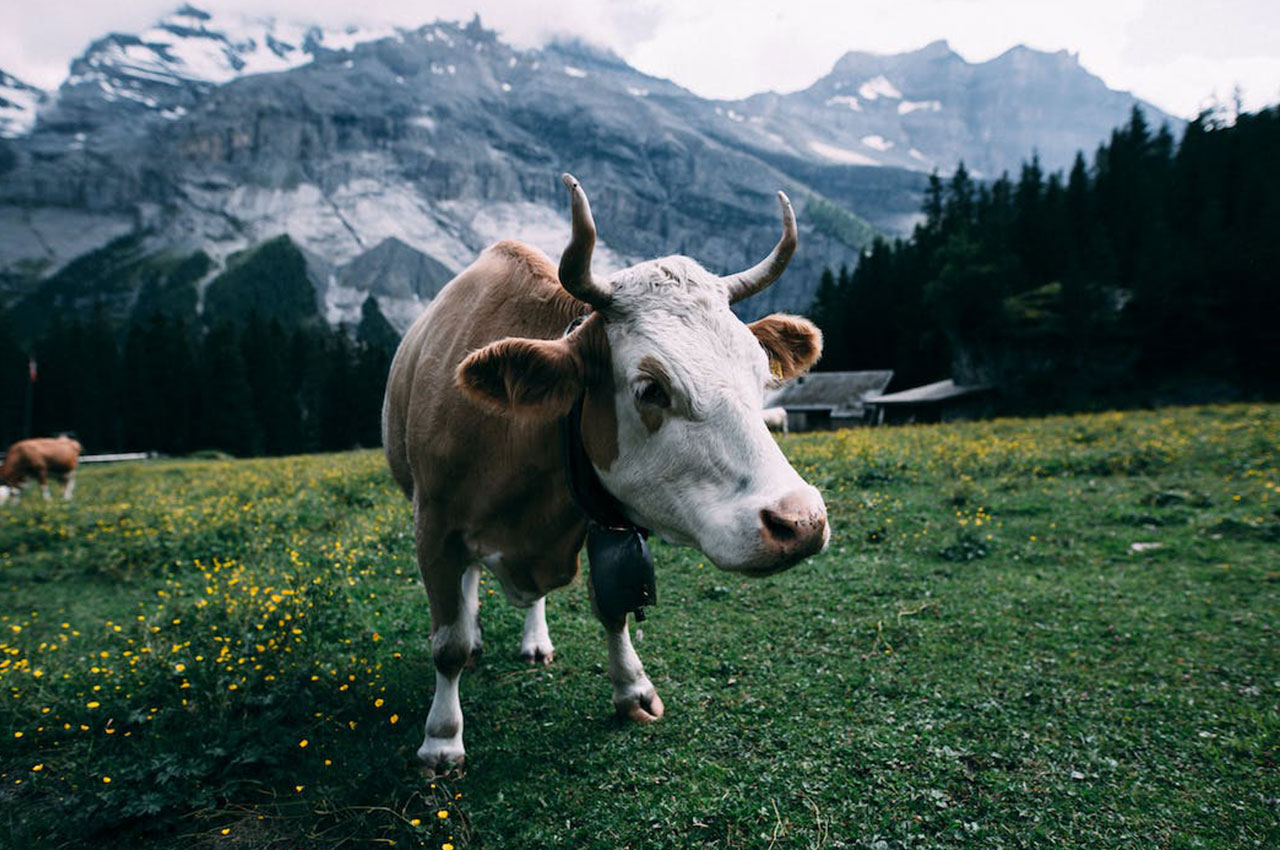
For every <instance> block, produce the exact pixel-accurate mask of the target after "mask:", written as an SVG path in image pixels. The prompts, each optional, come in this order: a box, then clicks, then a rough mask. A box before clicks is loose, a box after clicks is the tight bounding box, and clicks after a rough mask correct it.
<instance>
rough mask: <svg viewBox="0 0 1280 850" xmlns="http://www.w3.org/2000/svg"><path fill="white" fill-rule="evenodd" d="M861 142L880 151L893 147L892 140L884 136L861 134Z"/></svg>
mask: <svg viewBox="0 0 1280 850" xmlns="http://www.w3.org/2000/svg"><path fill="white" fill-rule="evenodd" d="M862 143H863V144H864V145H866V146H867V147H869V148H871V149H872V150H877V151H880V152H882V153H883V152H884V151H887V150H888V149H889V148H891V147H893V142H891V141H889V140H888V139H886V138H885V137H884V136H876V135H871V136H863V137H862Z"/></svg>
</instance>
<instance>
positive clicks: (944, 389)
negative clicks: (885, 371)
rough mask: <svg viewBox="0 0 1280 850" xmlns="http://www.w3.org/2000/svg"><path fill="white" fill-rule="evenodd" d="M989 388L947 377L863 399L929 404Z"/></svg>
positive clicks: (877, 401)
mask: <svg viewBox="0 0 1280 850" xmlns="http://www.w3.org/2000/svg"><path fill="white" fill-rule="evenodd" d="M989 389H991V387H990V386H989V385H987V384H969V385H964V386H962V385H960V384H957V383H956V382H955V381H953V380H952V379H951V378H947V379H946V380H945V381H934V382H933V383H932V384H924V385H923V386H919V387H912V388H911V389H909V390H902V391H901V392H896V393H889V394H888V395H871V396H868V397H867V398H866V399H864V401H865V402H866V403H867V404H929V403H934V402H940V401H948V400H950V399H953V398H959V397H960V396H966V395H971V394H973V393H977V392H983V391H984V390H989Z"/></svg>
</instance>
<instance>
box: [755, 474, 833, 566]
mask: <svg viewBox="0 0 1280 850" xmlns="http://www.w3.org/2000/svg"><path fill="white" fill-rule="evenodd" d="M760 526H761V529H760V535H761V537H762V538H764V544H765V546H766V547H767V548H768V549H769V550H770V551H771V552H772V553H773V554H774V555H775V556H776V557H777V558H779V559H780V560H785V561H788V562H790V563H795V562H796V561H799V560H801V559H803V558H807V557H809V556H810V555H815V554H817V553H818V552H821V551H822V547H823V546H825V545H826V543H827V509H826V506H825V505H823V503H822V498H821V497H820V496H818V494H817V493H816V492H813V491H804V490H796V491H794V492H791V493H788V494H787V495H785V496H783V497H782V498H781V499H779V500H778V501H777V502H775V503H774V504H772V505H770V506H769V507H767V508H765V509H764V510H762V511H760Z"/></svg>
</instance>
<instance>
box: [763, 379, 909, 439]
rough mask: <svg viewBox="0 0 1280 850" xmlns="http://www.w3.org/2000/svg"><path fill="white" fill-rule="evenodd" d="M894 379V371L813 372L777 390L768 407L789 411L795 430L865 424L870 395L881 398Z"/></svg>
mask: <svg viewBox="0 0 1280 850" xmlns="http://www.w3.org/2000/svg"><path fill="white" fill-rule="evenodd" d="M891 380H893V371H892V370H888V369H885V370H880V371H873V372H811V373H809V374H808V375H803V376H801V377H799V378H797V379H795V380H794V381H791V382H790V383H788V384H786V385H785V386H782V387H780V388H779V389H777V390H775V391H774V392H773V393H772V394H771V395H770V396H768V397H767V398H766V399H765V402H764V404H765V407H781V408H783V409H784V410H786V411H787V427H788V429H789V430H792V431H822V430H829V429H832V428H848V427H850V426H853V425H866V424H868V420H867V418H866V417H867V413H868V411H867V407H866V405H865V400H866V398H867V396H878V395H880V394H881V393H882V392H884V388H885V387H887V386H889V381H891Z"/></svg>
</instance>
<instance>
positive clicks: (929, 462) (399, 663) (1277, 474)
mask: <svg viewBox="0 0 1280 850" xmlns="http://www.w3.org/2000/svg"><path fill="white" fill-rule="evenodd" d="M783 446H784V448H785V450H786V451H787V454H788V455H789V456H790V457H791V458H792V460H793V462H794V463H795V464H796V465H797V467H799V468H802V470H803V474H804V475H805V476H806V477H807V478H809V480H811V481H812V482H813V483H815V484H816V485H818V486H819V487H820V488H821V489H822V490H823V492H824V493H825V495H826V498H827V502H828V508H829V511H830V516H831V523H832V528H833V537H832V544H831V547H830V549H829V550H828V551H827V552H826V553H825V554H824V555H822V556H820V557H818V558H815V559H813V560H811V561H809V562H806V563H805V564H803V565H801V566H799V567H797V568H795V569H794V570H791V571H790V572H787V573H784V574H781V575H779V576H776V577H773V578H770V579H765V580H759V581H750V580H746V579H742V578H738V577H735V576H733V575H730V574H726V573H722V572H720V571H718V570H716V569H715V568H713V567H711V566H710V565H709V564H707V563H706V562H705V559H704V558H702V557H701V556H700V554H699V553H697V552H694V551H688V550H680V549H675V548H673V547H670V546H664V545H661V544H659V545H657V546H656V547H655V556H656V560H657V562H658V583H659V597H660V600H661V604H659V605H658V606H657V607H655V608H653V609H650V611H649V619H648V620H647V621H646V622H645V623H643V624H642V626H641V628H640V630H639V631H638V632H637V633H636V635H635V637H636V648H637V651H638V652H639V654H640V656H641V658H642V659H643V660H644V662H645V665H646V668H647V670H648V672H649V675H650V677H651V678H652V679H653V682H654V684H655V686H656V687H657V689H658V692H659V694H660V695H661V696H662V698H663V699H664V701H665V702H666V706H667V716H666V718H665V719H663V720H662V721H661V722H660V723H656V724H653V725H650V726H634V725H625V724H621V723H619V722H618V721H616V720H615V719H614V718H613V716H612V710H611V705H610V701H609V697H610V688H609V685H608V681H607V678H606V676H605V662H606V658H607V656H606V651H605V644H604V639H603V633H602V630H601V629H600V627H599V626H598V625H597V624H596V622H595V621H594V619H593V618H592V616H591V613H590V610H589V606H588V603H587V599H586V590H585V588H584V586H583V584H582V581H581V579H579V580H578V581H577V582H575V583H574V584H573V585H572V586H571V587H569V588H566V589H565V590H562V591H560V592H558V593H556V594H554V595H553V596H552V597H551V598H550V600H549V605H548V622H549V624H550V628H551V635H552V639H553V641H554V642H555V644H556V649H557V653H556V660H555V662H554V664H552V665H551V666H550V667H547V668H545V669H544V668H538V669H533V668H529V667H526V666H525V665H524V664H522V663H521V662H520V660H519V658H518V646H519V637H520V627H521V622H522V615H521V612H518V611H515V610H514V609H512V608H510V607H509V606H508V605H507V604H506V603H505V602H504V601H503V600H502V597H501V592H500V591H498V592H496V594H495V590H496V589H495V588H494V586H493V584H492V582H486V584H484V585H482V589H481V595H482V599H483V603H482V605H483V607H482V609H481V618H482V622H483V624H484V629H485V633H484V639H485V650H486V652H485V655H484V658H483V660H482V662H481V665H480V667H479V668H478V669H477V670H475V671H469V672H468V673H466V674H464V677H463V680H462V703H463V710H464V712H465V715H466V744H467V750H468V763H467V766H466V769H465V771H463V772H462V773H461V774H455V775H451V776H449V777H447V778H440V779H435V780H431V779H427V778H424V777H423V776H422V775H421V774H420V772H419V771H418V769H417V767H416V762H415V758H414V752H415V750H416V748H417V746H418V744H419V743H420V742H421V738H422V724H423V721H424V720H425V718H426V711H427V707H428V706H429V704H430V698H431V691H432V688H433V685H434V674H433V668H432V666H431V661H430V647H429V642H428V632H429V622H428V619H429V618H428V615H427V607H426V600H425V596H424V594H423V592H422V589H421V584H420V581H419V579H418V577H417V567H416V564H415V562H414V558H413V547H412V539H411V531H410V509H409V505H408V503H407V502H406V501H405V500H404V499H403V497H402V496H401V495H400V494H399V493H398V492H397V491H395V490H394V488H393V485H392V483H391V481H390V479H389V476H388V474H387V472H386V470H385V466H384V462H383V460H382V457H381V454H380V453H379V452H374V451H369V452H356V453H348V454H334V455H317V456H306V457H290V458H282V459H267V460H240V461H180V460H174V461H157V462H151V463H146V464H133V465H117V466H100V467H92V468H85V469H84V470H83V471H82V473H81V476H80V481H79V486H78V489H77V491H76V499H75V501H74V502H73V503H71V504H69V505H67V504H63V503H61V502H58V501H54V502H50V503H45V502H44V501H42V500H41V499H40V498H38V494H32V493H28V494H27V496H26V498H24V500H23V501H22V503H20V504H18V505H16V506H14V505H10V506H8V507H7V508H6V509H4V510H2V511H0V593H2V594H3V602H2V603H0V845H2V844H4V842H5V841H6V840H7V841H8V842H9V846H13V847H36V846H38V847H42V848H59V847H75V846H96V847H143V848H147V847H183V848H204V847H225V848H249V847H255V848H256V847H270V848H281V850H285V848H338V847H408V848H418V847H425V848H443V850H450V848H469V847H476V848H506V847H512V848H557V847H572V848H576V849H580V848H601V850H604V848H610V850H612V849H613V848H624V847H629V848H673V847H704V846H705V847H718V848H747V847H759V848H772V847H778V848H793V847H828V848H840V847H857V848H873V849H875V850H879V848H885V850H887V848H944V847H945V848H956V847H984V848H1018V847H1028V848H1030V847H1035V848H1040V847H1063V848H1068V847H1069V848H1081V847H1106V848H1131V847H1154V848H1198V847H1206V848H1245V847H1277V846H1280V641H1278V639H1277V637H1278V636H1277V629H1280V545H1277V544H1280V469H1278V467H1280V407H1278V406H1264V405H1238V406H1229V407H1205V408H1184V409H1170V410H1162V411H1155V412H1136V413H1109V414H1098V415H1087V416H1074V417H1059V418H1049V419H1043V420H1001V421H996V422H984V423H973V424H961V425H947V426H927V427H906V428H896V429H879V430H858V431H846V432H840V433H835V434H815V435H798V436H792V437H788V438H783ZM33 495H35V496H36V497H35V498H32V496H33Z"/></svg>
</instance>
